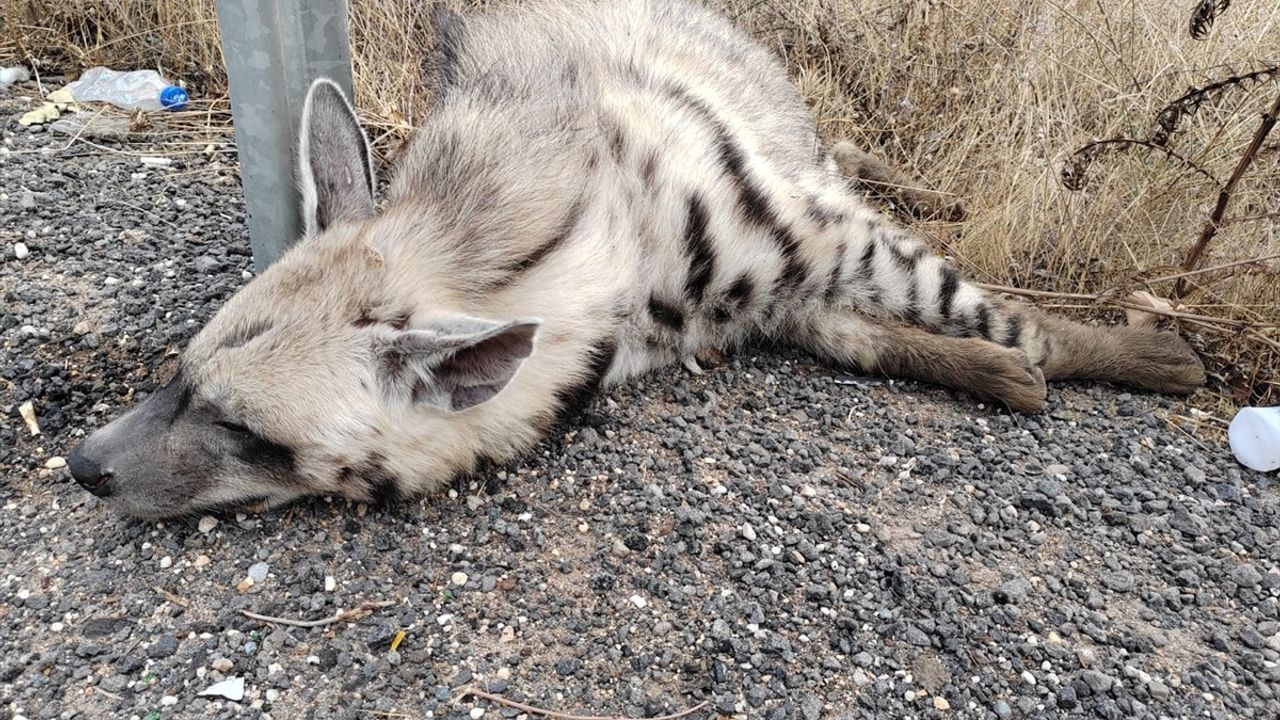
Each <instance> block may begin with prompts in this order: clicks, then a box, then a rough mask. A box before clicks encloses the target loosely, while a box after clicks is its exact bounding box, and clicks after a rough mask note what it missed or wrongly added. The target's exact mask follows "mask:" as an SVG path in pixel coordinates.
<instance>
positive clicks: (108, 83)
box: [67, 67, 169, 112]
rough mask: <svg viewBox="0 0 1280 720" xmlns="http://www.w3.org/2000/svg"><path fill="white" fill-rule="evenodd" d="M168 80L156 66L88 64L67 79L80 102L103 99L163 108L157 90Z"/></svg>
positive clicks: (121, 104)
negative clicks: (71, 79)
mask: <svg viewBox="0 0 1280 720" xmlns="http://www.w3.org/2000/svg"><path fill="white" fill-rule="evenodd" d="M168 85H169V83H167V82H165V80H164V78H162V77H160V73H158V72H156V71H155V70H130V71H128V72H124V71H120V70H111V69H109V68H105V67H95V68H89V69H88V70H85V71H84V74H83V75H81V76H80V79H79V80H76V81H74V82H70V83H67V90H70V91H71V97H73V98H74V99H75V100H77V101H79V102H105V103H111V104H112V105H115V106H116V107H120V108H124V109H125V110H142V111H145V112H154V111H156V110H163V109H164V105H162V104H161V103H160V92H161V91H162V90H164V89H165V88H166V87H168Z"/></svg>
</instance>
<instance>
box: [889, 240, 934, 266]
mask: <svg viewBox="0 0 1280 720" xmlns="http://www.w3.org/2000/svg"><path fill="white" fill-rule="evenodd" d="M898 240H899V238H898V237H892V236H889V237H885V238H884V247H885V249H886V250H888V251H889V257H891V258H893V261H894V262H895V263H897V264H898V267H901V268H902V269H903V270H904V271H906V272H907V273H913V272H915V269H916V264H917V263H919V262H920V258H922V257H924V254H925V253H926V252H928V251H927V250H926V249H925V247H924V246H923V245H917V246H916V247H913V248H911V250H910V251H907V252H904V251H903V249H902V243H901V242H899V241H898Z"/></svg>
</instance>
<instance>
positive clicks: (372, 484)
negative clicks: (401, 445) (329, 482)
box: [338, 453, 404, 507]
mask: <svg viewBox="0 0 1280 720" xmlns="http://www.w3.org/2000/svg"><path fill="white" fill-rule="evenodd" d="M338 481H339V482H340V483H341V484H343V485H354V484H363V485H364V486H365V493H366V495H367V496H368V498H369V502H370V503H371V504H372V505H374V506H375V507H387V506H390V505H394V504H396V503H398V502H401V501H402V500H404V494H403V493H401V492H400V478H399V476H397V475H396V474H395V473H393V472H391V470H389V469H388V468H387V458H386V457H385V456H383V455H382V454H381V453H373V454H372V455H370V456H369V457H368V458H366V459H365V460H364V462H362V463H360V465H359V466H357V467H355V468H352V467H349V466H343V468H342V469H341V470H339V471H338Z"/></svg>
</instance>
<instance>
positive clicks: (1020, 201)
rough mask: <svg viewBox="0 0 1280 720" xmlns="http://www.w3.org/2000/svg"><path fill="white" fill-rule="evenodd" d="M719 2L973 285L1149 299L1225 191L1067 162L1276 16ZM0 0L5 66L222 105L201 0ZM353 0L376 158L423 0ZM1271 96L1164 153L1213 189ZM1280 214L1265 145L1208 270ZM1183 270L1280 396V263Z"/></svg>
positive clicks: (1211, 345)
mask: <svg viewBox="0 0 1280 720" xmlns="http://www.w3.org/2000/svg"><path fill="white" fill-rule="evenodd" d="M513 1H518V0H494V2H513ZM717 1H718V2H719V3H720V4H721V5H722V6H723V7H725V9H726V10H727V11H728V12H729V13H730V14H731V15H733V16H734V17H735V18H737V21H738V22H739V23H740V24H741V25H742V26H744V27H746V28H748V29H749V30H750V31H751V32H752V33H753V34H754V35H755V36H756V37H758V38H760V39H761V40H762V41H764V42H766V43H767V44H769V45H770V46H771V47H773V48H774V49H775V50H777V51H778V52H780V53H781V54H782V55H783V56H784V57H785V58H786V59H787V62H788V65H789V67H790V68H791V70H792V74H793V76H794V78H795V79H796V81H797V82H798V83H799V85H800V87H801V88H802V89H803V92H804V94H805V95H806V96H807V97H808V99H809V100H810V102H811V103H812V105H813V107H814V108H815V110H816V112H817V114H818V116H819V119H820V123H821V127H822V131H823V133H824V134H825V135H827V136H828V137H830V138H849V139H852V140H854V141H856V142H858V143H860V144H861V145H862V146H863V147H866V148H869V149H871V150H873V151H874V152H877V153H878V154H880V155H882V156H884V157H886V158H887V159H889V160H890V161H891V162H893V163H896V164H898V165H901V166H903V167H905V168H908V169H910V171H911V172H912V173H914V174H915V175H916V176H918V177H920V178H922V181H923V183H924V184H925V185H927V186H929V187H931V188H934V189H938V190H943V191H946V192H951V193H955V194H956V195H958V196H960V197H961V198H963V199H964V201H965V203H966V205H967V207H968V210H969V217H968V219H967V220H966V221H965V222H963V223H960V224H941V223H934V224H930V225H927V226H925V227H924V229H925V230H926V231H927V232H929V233H930V234H931V235H932V236H933V237H935V238H936V239H937V240H938V242H939V244H940V246H942V247H943V248H945V249H946V251H947V252H949V253H951V254H953V255H954V256H955V257H956V258H957V259H958V262H959V263H960V264H961V265H962V266H963V267H964V268H965V270H966V271H967V272H968V274H970V275H971V276H973V277H975V278H976V279H978V280H981V281H985V282H989V283H995V284H1001V285H1017V286H1021V287H1026V288H1032V289H1039V290H1046V291H1057V292H1069V293H1078V294H1083V295H1085V296H1093V295H1095V294H1098V293H1102V294H1104V295H1107V296H1108V297H1110V296H1115V297H1123V296H1124V294H1125V293H1126V292H1127V290H1130V289H1142V288H1144V287H1145V288H1147V289H1149V290H1151V291H1152V292H1154V293H1155V294H1157V295H1167V294H1168V293H1169V291H1170V290H1171V288H1172V284H1173V280H1171V279H1165V280H1160V279H1159V278H1161V277H1163V276H1166V275H1170V274H1174V273H1175V272H1176V271H1177V265H1178V264H1179V263H1180V262H1181V261H1182V259H1183V257H1184V256H1185V254H1186V252H1187V250H1188V249H1189V247H1190V246H1191V244H1192V243H1193V242H1194V240H1195V238H1196V237H1197V236H1198V235H1199V232H1200V229H1201V227H1202V226H1203V224H1204V222H1205V219H1206V218H1207V217H1208V215H1209V212H1210V209H1211V208H1212V205H1213V203H1214V200H1215V198H1216V195H1217V188H1216V187H1214V185H1213V183H1212V182H1210V181H1209V180H1206V179H1205V178H1204V177H1203V176H1201V175H1198V174H1197V173H1195V172H1192V171H1188V170H1187V169H1185V168H1183V167H1180V166H1178V165H1177V164H1175V163H1170V162H1168V161H1166V160H1165V159H1163V158H1162V157H1161V156H1159V155H1153V154H1150V153H1147V152H1143V151H1127V152H1121V153H1113V154H1108V155H1106V156H1104V157H1102V158H1100V159H1099V160H1098V161H1097V162H1096V163H1094V166H1093V167H1092V169H1091V173H1090V182H1089V183H1088V185H1087V186H1086V187H1085V188H1084V189H1082V190H1080V191H1077V192H1070V191H1067V190H1066V189H1064V187H1063V185H1062V183H1061V181H1060V173H1061V170H1062V167H1063V161H1064V160H1065V159H1066V158H1067V157H1068V156H1069V155H1070V154H1071V152H1072V151H1073V150H1075V149H1076V148H1077V147H1079V146H1080V145H1082V144H1083V143H1085V142H1087V141H1088V140H1090V139H1093V138H1107V137H1113V136H1131V137H1143V138H1145V137H1149V136H1150V134H1151V132H1152V130H1153V129H1154V118H1155V117H1156V115H1157V114H1158V113H1159V111H1160V110H1161V108H1162V107H1164V105H1165V103H1167V102H1168V101H1170V100H1172V99H1173V98H1175V97H1177V96H1179V95H1181V94H1182V93H1183V92H1184V91H1186V89H1187V88H1188V87H1189V86H1193V85H1200V84H1203V83H1205V82H1207V81H1210V80H1213V79H1216V78H1219V77H1222V76H1225V75H1229V74H1231V73H1232V72H1233V71H1236V72H1243V71H1247V70H1250V69H1254V68H1257V67H1259V66H1260V65H1263V64H1266V63H1273V64H1274V63H1277V62H1280V56H1278V55H1277V53H1278V52H1280V51H1278V50H1277V47H1278V46H1277V38H1278V37H1280V5H1278V4H1276V3H1274V2H1271V1H1270V0H1237V1H1236V2H1233V3H1232V4H1231V7H1230V10H1229V11H1228V12H1226V13H1225V14H1224V15H1223V16H1222V17H1220V18H1218V19H1217V21H1216V23H1215V24H1214V26H1213V29H1212V32H1210V34H1209V37H1208V39H1207V40H1205V41H1197V40H1193V39H1192V38H1191V37H1190V36H1189V33H1188V30H1187V25H1188V20H1189V18H1190V12H1191V9H1192V6H1193V5H1194V3H1191V2H1185V3H1178V4H1176V5H1174V6H1173V7H1171V6H1170V4H1169V3H1168V2H1165V1H1164V0H1126V1H1125V2H1104V1H1103V0H1006V1H1004V2H990V0H909V1H906V2H891V1H890V0H717ZM4 2H5V3H7V4H6V5H4V7H3V10H0V17H3V22H4V25H3V26H2V27H0V38H4V39H3V40H0V56H3V55H8V56H17V57H19V58H23V59H27V58H37V59H39V60H40V62H41V65H42V69H43V70H44V71H45V72H49V71H62V72H68V73H74V72H76V71H78V70H79V69H81V68H83V67H87V66H90V65H93V64H107V65H111V66H115V67H157V68H159V69H161V70H163V71H164V72H166V73H167V74H168V75H170V76H172V77H176V78H182V79H183V80H184V81H185V82H186V83H187V84H188V85H189V86H190V87H192V88H193V89H194V90H196V92H197V94H198V95H200V96H202V97H205V98H209V99H211V100H212V101H213V103H212V104H211V106H216V105H217V103H218V102H222V103H223V104H225V92H226V89H225V75H224V73H223V70H222V67H221V61H220V53H219V50H218V44H217V38H216V23H215V21H214V20H213V18H214V11H213V0H181V1H180V0H44V1H40V0H4ZM473 4H483V3H474V2H473ZM1183 6H1185V7H1183ZM351 7H352V22H351V33H352V38H353V54H354V65H355V73H356V86H357V102H358V104H359V105H360V106H361V107H362V108H363V111H364V113H365V114H366V115H367V117H368V118H369V119H370V120H371V121H373V123H374V125H375V126H376V127H377V128H378V132H376V133H375V135H377V136H378V137H379V138H380V146H381V147H382V148H383V149H384V150H385V149H388V148H391V147H393V146H394V145H395V144H396V143H397V142H398V140H399V138H400V136H401V134H402V132H403V130H404V129H406V128H407V127H409V126H410V125H411V124H412V123H413V121H414V119H415V117H416V116H418V115H419V114H420V113H421V112H423V108H424V105H425V100H426V98H425V96H424V95H423V92H422V89H421V88H422V84H421V70H420V67H421V64H420V61H421V57H422V53H423V50H424V49H425V48H428V47H430V44H431V39H430V31H429V25H428V23H427V22H426V18H425V15H426V13H427V8H428V3H426V2H417V0H384V1H375V0H351ZM10 59H12V57H11V58H10ZM1278 92H1280V82H1274V81H1273V82H1270V83H1268V84H1263V85H1260V86H1257V87H1254V88H1252V89H1241V90H1236V91H1233V92H1229V93H1226V94H1225V96H1224V97H1222V98H1220V99H1218V100H1216V101H1214V102H1211V103H1208V104H1207V105H1205V106H1204V107H1202V108H1201V110H1200V111H1199V113H1198V114H1196V115H1195V116H1194V117H1192V118H1189V119H1187V120H1185V121H1184V122H1183V124H1182V127H1181V128H1180V129H1179V130H1178V132H1177V133H1175V134H1174V135H1173V138H1172V140H1171V142H1170V147H1171V148H1173V149H1175V150H1176V151H1178V152H1179V153H1181V154H1182V155H1184V156H1186V157H1188V158H1190V159H1191V160H1193V161H1194V162H1195V163H1197V164H1198V165H1200V166H1202V167H1204V168H1205V169H1207V170H1208V171H1209V172H1210V173H1212V174H1213V175H1215V176H1217V177H1218V178H1220V179H1225V178H1226V177H1227V176H1228V175H1230V173H1231V170H1232V168H1233V166H1234V165H1235V162H1236V160H1237V158H1238V157H1239V156H1240V154H1241V152H1242V151H1243V149H1244V148H1245V146H1246V145H1247V144H1248V143H1249V140H1250V138H1251V136H1252V135H1253V133H1254V130H1255V128H1256V127H1257V125H1258V122H1259V117H1260V114H1261V112H1262V111H1263V109H1264V108H1265V107H1266V106H1267V105H1269V104H1270V102H1271V101H1272V100H1273V99H1274V97H1275V95H1276V93H1278ZM1277 213H1280V136H1277V135H1273V136H1272V137H1271V139H1270V140H1269V141H1268V144H1267V145H1266V146H1265V147H1264V149H1263V151H1262V152H1261V153H1260V155H1259V156H1258V158H1257V161H1256V163H1255V166H1254V167H1253V168H1252V170H1251V171H1250V173H1249V174H1248V176H1247V177H1246V178H1245V180H1244V182H1243V183H1242V184H1241V186H1240V188H1239V189H1238V191H1237V193H1236V195H1235V197H1234V199H1233V203H1232V206H1231V209H1230V211H1229V212H1228V213H1227V217H1228V222H1227V223H1226V224H1225V226H1224V227H1223V228H1222V229H1221V231H1220V232H1219V234H1218V236H1217V237H1216V238H1215V239H1214V240H1213V242H1212V244H1211V245H1210V247H1209V250H1208V253H1207V254H1206V256H1205V258H1204V259H1203V261H1202V263H1201V266H1202V267H1210V266H1218V265H1224V264H1228V263H1232V262H1235V261H1239V260H1243V259H1247V258H1250V257H1263V256H1275V255H1277V254H1280V216H1277V215H1276V214H1277ZM1256 216H1262V217H1261V219H1255V220H1242V219H1241V218H1248V217H1256ZM1192 279H1193V280H1194V281H1195V284H1194V285H1192V292H1190V293H1189V295H1188V297H1187V299H1186V302H1187V308H1186V311H1187V312H1189V313H1194V314H1197V315H1203V316H1213V317H1223V318H1229V319H1232V320H1237V321H1245V323H1246V324H1247V323H1255V324H1256V325H1255V327H1253V329H1250V330H1243V329H1241V327H1240V326H1239V325H1234V326H1230V327H1228V326H1226V325H1215V326H1205V325H1196V324H1191V325H1186V326H1184V329H1187V330H1191V331H1194V332H1199V333H1201V335H1202V340H1203V343H1202V349H1203V350H1205V351H1206V353H1208V354H1210V355H1211V356H1212V357H1213V359H1214V362H1213V365H1214V371H1215V374H1216V375H1217V378H1218V391H1219V394H1220V396H1221V397H1223V398H1224V399H1226V400H1227V401H1228V402H1233V403H1239V402H1246V401H1247V402H1255V403H1257V402H1269V403H1271V404H1274V403H1276V402H1277V401H1280V331H1277V329H1276V328H1275V327H1274V325H1275V324H1277V323H1280V261H1278V260H1274V259H1273V260H1270V261H1264V262H1261V263H1256V264H1238V265H1234V266H1232V267H1230V268H1227V269H1225V270H1222V271H1219V272H1212V273H1203V274H1200V275H1196V276H1194V277H1193V278H1192ZM1055 302H1058V303H1059V306H1063V307H1066V309H1068V310H1070V309H1072V308H1076V309H1079V310H1081V311H1082V312H1083V311H1084V310H1085V309H1087V310H1088V311H1089V313H1090V314H1093V315H1101V314H1110V313H1115V312H1117V311H1116V310H1115V309H1114V308H1111V309H1107V310H1104V309H1102V307H1103V306H1102V305H1100V304H1099V303H1096V302H1093V301H1081V300H1079V299H1073V300H1070V301H1063V300H1062V299H1057V300H1055ZM1267 324H1271V325H1272V327H1266V325H1267ZM1225 410H1226V408H1225V407H1224V411H1225Z"/></svg>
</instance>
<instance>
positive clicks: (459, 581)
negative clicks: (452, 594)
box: [449, 572, 467, 585]
mask: <svg viewBox="0 0 1280 720" xmlns="http://www.w3.org/2000/svg"><path fill="white" fill-rule="evenodd" d="M449 580H450V581H451V582H452V583H453V584H454V585H466V584H467V574H466V573H464V572H456V573H454V574H453V575H452V576H450V577H449Z"/></svg>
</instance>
